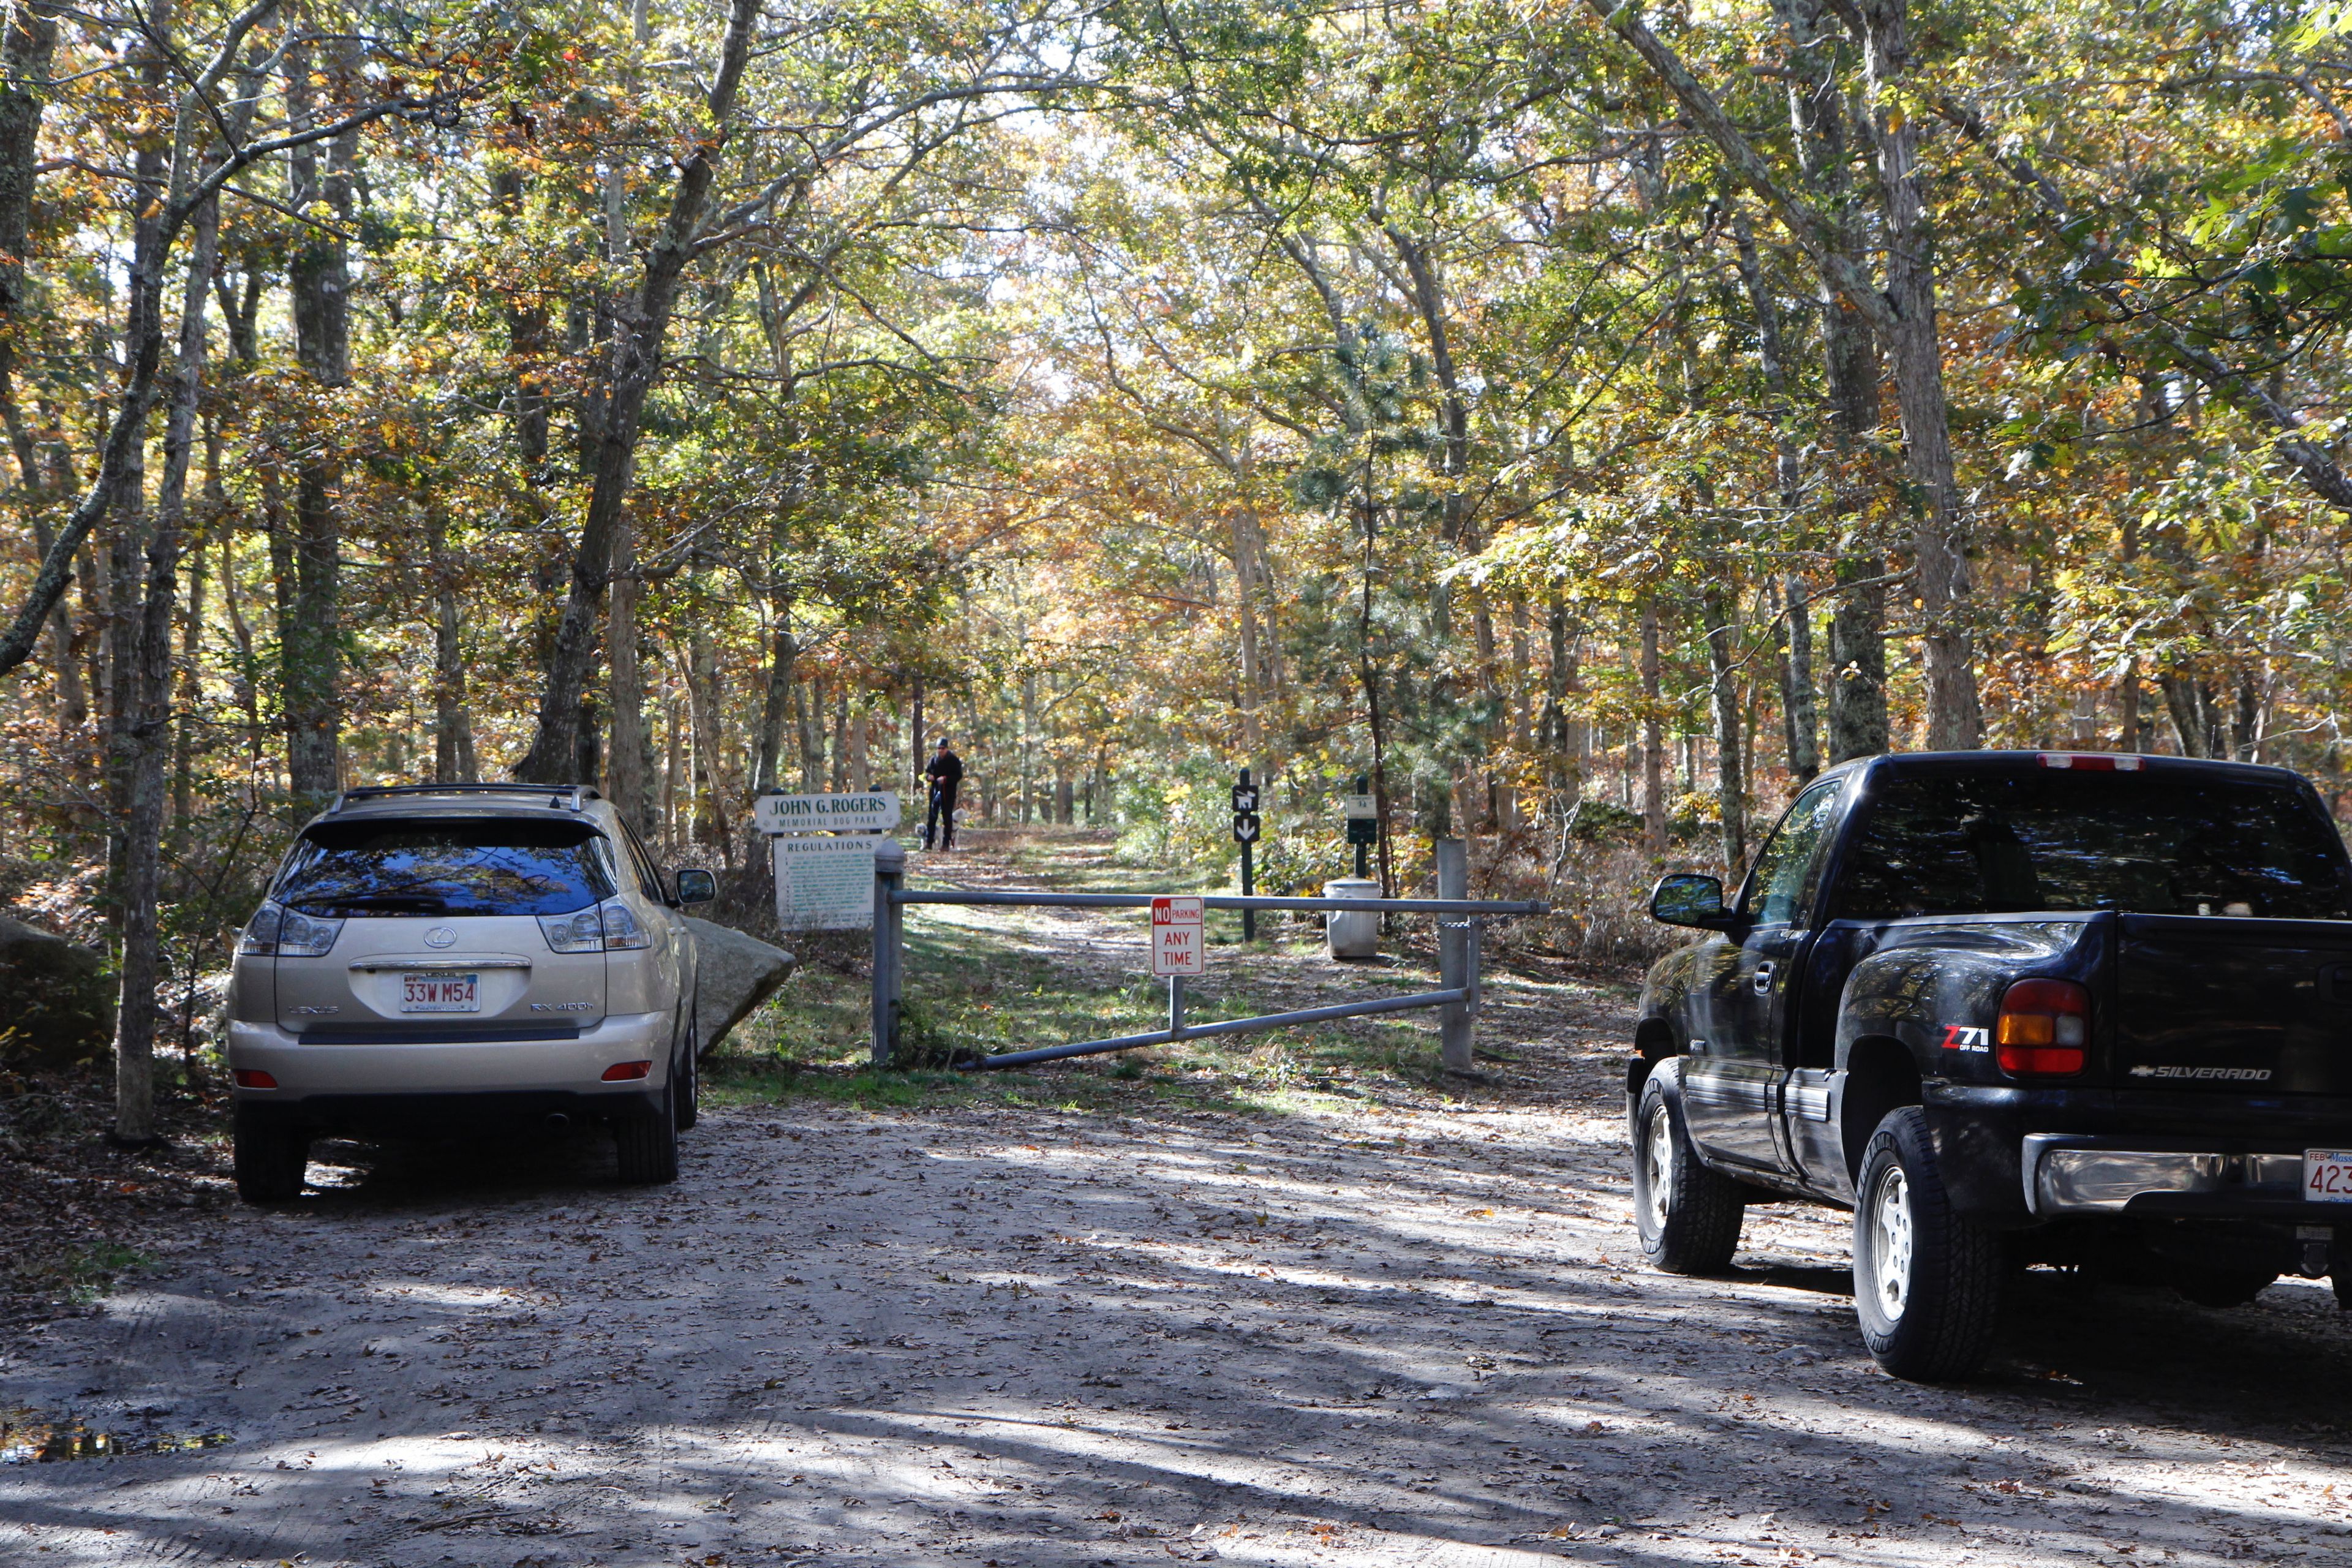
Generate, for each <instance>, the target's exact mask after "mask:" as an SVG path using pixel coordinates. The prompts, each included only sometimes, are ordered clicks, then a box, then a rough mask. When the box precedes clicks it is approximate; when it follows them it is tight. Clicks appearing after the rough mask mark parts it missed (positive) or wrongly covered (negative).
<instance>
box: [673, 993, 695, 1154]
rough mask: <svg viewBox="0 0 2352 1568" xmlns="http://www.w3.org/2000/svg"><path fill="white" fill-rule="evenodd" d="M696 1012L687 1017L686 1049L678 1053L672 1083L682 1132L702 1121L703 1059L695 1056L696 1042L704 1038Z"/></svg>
mask: <svg viewBox="0 0 2352 1568" xmlns="http://www.w3.org/2000/svg"><path fill="white" fill-rule="evenodd" d="M697 1024H698V1020H697V1018H696V1017H695V1012H694V1010H689V1011H688V1013H687V1016H686V1049H684V1050H682V1051H680V1052H679V1053H678V1058H677V1059H678V1068H677V1073H676V1074H675V1075H674V1076H673V1077H672V1079H670V1081H671V1082H672V1083H675V1084H676V1085H677V1130H678V1131H680V1132H683V1131H686V1130H687V1129H688V1128H689V1127H691V1126H693V1125H694V1124H695V1123H696V1122H697V1121H700V1120H702V1058H700V1057H699V1056H698V1055H696V1054H695V1049H694V1045H695V1042H696V1041H697V1040H698V1039H700V1038H701V1037H702V1036H701V1033H700V1031H699V1030H698V1027H697Z"/></svg>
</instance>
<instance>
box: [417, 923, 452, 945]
mask: <svg viewBox="0 0 2352 1568" xmlns="http://www.w3.org/2000/svg"><path fill="white" fill-rule="evenodd" d="M456 941H457V932H456V931H451V930H450V929H449V928H448V927H447V926H435V927H434V928H433V929H432V930H431V931H426V932H425V946H427V947H447V946H448V945H449V944H450V943H451V942H456Z"/></svg>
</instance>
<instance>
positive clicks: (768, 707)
mask: <svg viewBox="0 0 2352 1568" xmlns="http://www.w3.org/2000/svg"><path fill="white" fill-rule="evenodd" d="M771 615H772V620H771V622H770V624H769V628H768V637H769V641H768V682H767V691H766V692H765V694H764V695H763V696H762V697H761V702H760V752H759V762H758V764H757V766H756V767H755V769H754V773H756V775H757V776H755V777H754V778H753V779H752V781H751V788H752V790H753V791H754V793H757V794H765V793H766V792H767V791H769V790H772V789H776V788H780V787H781V786H782V778H783V765H784V764H783V758H784V725H785V723H786V722H787V721H789V720H790V719H791V717H792V705H793V663H794V661H795V660H796V659H798V658H799V657H800V654H799V650H798V649H797V648H796V647H793V607H792V605H790V604H789V603H787V602H784V601H783V600H782V599H779V600H778V602H777V604H776V605H775V607H774V609H773V610H772V612H771Z"/></svg>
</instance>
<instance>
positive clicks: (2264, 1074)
mask: <svg viewBox="0 0 2352 1568" xmlns="http://www.w3.org/2000/svg"><path fill="white" fill-rule="evenodd" d="M2131 1075H2132V1077H2134V1078H2190V1079H2208V1080H2218V1081H2220V1082H2223V1083H2261V1082H2262V1081H2263V1079H2267V1078H2269V1077H2270V1076H2271V1069H2270V1068H2152V1067H2146V1066H2142V1067H2136V1068H2132V1069H2131Z"/></svg>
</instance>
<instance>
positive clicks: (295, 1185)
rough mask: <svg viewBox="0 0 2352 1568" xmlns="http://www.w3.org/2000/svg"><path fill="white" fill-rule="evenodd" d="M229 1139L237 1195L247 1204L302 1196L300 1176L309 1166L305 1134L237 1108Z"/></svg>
mask: <svg viewBox="0 0 2352 1568" xmlns="http://www.w3.org/2000/svg"><path fill="white" fill-rule="evenodd" d="M229 1140H230V1145H231V1149H232V1157H231V1162H230V1163H231V1164H232V1165H233V1166H234V1167H235V1169H236V1195H237V1196H238V1197H241V1198H243V1199H244V1200H245V1201H246V1202H247V1203H249V1204H282V1203H289V1202H291V1201H292V1200H293V1199H295V1198H298V1197H300V1196H301V1195H302V1177H303V1175H304V1174H305V1173H307V1172H308V1171H309V1169H310V1134H309V1133H307V1132H305V1131H302V1129H300V1128H299V1127H296V1126H294V1125H292V1124H290V1123H289V1122H285V1121H279V1120H278V1119H277V1118H275V1117H270V1116H259V1115H256V1114H255V1113H253V1112H252V1111H249V1110H245V1109H244V1108H243V1107H239V1108H238V1110H237V1112H236V1121H234V1122H233V1123H232V1124H231V1127H230V1131H229Z"/></svg>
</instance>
